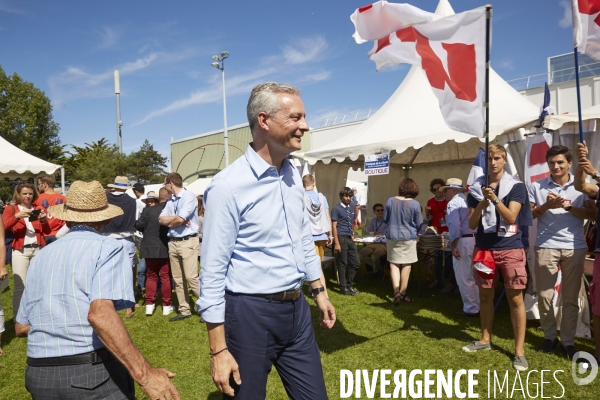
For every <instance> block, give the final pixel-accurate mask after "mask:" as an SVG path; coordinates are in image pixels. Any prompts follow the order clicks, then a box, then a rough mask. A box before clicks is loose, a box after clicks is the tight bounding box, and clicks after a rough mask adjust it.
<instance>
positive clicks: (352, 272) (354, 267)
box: [335, 236, 360, 287]
mask: <svg viewBox="0 0 600 400" xmlns="http://www.w3.org/2000/svg"><path fill="white" fill-rule="evenodd" d="M338 239H339V241H340V247H341V248H342V251H340V252H337V253H335V258H336V262H337V266H338V274H339V276H340V286H341V287H346V286H347V285H352V283H353V282H354V277H355V276H356V272H357V271H358V267H359V266H360V261H359V260H358V251H357V250H356V243H354V241H353V240H352V238H351V237H350V236H338Z"/></svg>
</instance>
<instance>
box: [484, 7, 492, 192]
mask: <svg viewBox="0 0 600 400" xmlns="http://www.w3.org/2000/svg"><path fill="white" fill-rule="evenodd" d="M485 9H486V24H485V103H484V105H485V169H484V176H485V178H484V179H485V186H487V185H488V162H489V161H488V160H489V153H490V36H491V35H490V30H491V24H492V5H491V4H488V5H486V6H485Z"/></svg>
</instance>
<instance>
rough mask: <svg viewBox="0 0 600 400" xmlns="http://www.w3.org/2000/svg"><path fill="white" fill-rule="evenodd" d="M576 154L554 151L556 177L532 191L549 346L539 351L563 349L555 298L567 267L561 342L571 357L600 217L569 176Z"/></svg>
mask: <svg viewBox="0 0 600 400" xmlns="http://www.w3.org/2000/svg"><path fill="white" fill-rule="evenodd" d="M572 157H573V156H572V153H571V150H569V148H567V147H565V146H552V147H551V148H550V149H549V150H548V151H547V152H546V162H547V163H548V167H549V169H550V176H548V177H546V178H542V179H540V180H538V181H536V182H534V183H532V184H531V186H530V187H529V201H530V202H531V210H532V214H533V218H537V220H538V223H537V239H536V241H535V259H536V260H535V267H534V274H535V283H536V290H537V293H538V309H539V311H540V325H541V328H542V330H543V331H544V341H543V342H542V344H541V345H540V347H539V349H538V350H539V351H541V352H543V353H550V352H552V351H553V350H554V348H555V347H556V345H557V344H558V334H557V323H556V318H555V316H554V307H553V305H552V297H553V296H554V287H555V286H556V281H557V279H558V267H559V265H560V268H561V289H560V290H561V297H562V304H563V308H562V319H561V324H560V338H561V341H562V346H563V349H564V350H565V351H566V352H567V354H568V355H569V358H571V357H572V356H573V355H574V354H575V353H576V352H577V350H576V349H575V343H574V340H575V332H576V330H577V316H578V314H579V290H580V288H581V284H582V276H583V264H584V262H585V255H586V253H587V250H588V249H587V243H586V240H585V235H584V227H583V224H584V219H593V218H594V217H595V205H594V201H593V200H587V197H586V196H585V195H584V194H583V193H581V192H578V191H577V190H576V189H575V185H574V177H573V175H571V174H570V173H569V168H570V167H571V165H572Z"/></svg>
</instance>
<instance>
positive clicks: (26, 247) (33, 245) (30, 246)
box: [23, 243, 40, 249]
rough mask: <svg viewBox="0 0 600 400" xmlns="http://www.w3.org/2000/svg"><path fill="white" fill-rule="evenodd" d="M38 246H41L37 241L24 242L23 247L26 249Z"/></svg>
mask: <svg viewBox="0 0 600 400" xmlns="http://www.w3.org/2000/svg"><path fill="white" fill-rule="evenodd" d="M38 247H40V245H39V244H37V243H32V244H24V245H23V248H24V249H37V248H38Z"/></svg>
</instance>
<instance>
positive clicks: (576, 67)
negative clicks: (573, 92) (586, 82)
mask: <svg viewBox="0 0 600 400" xmlns="http://www.w3.org/2000/svg"><path fill="white" fill-rule="evenodd" d="M573 55H574V57H575V81H576V82H575V84H576V86H577V115H578V116H579V142H580V143H583V122H582V121H581V94H580V91H581V90H580V88H579V86H580V85H579V54H578V52H577V47H575V49H574V50H573Z"/></svg>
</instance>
